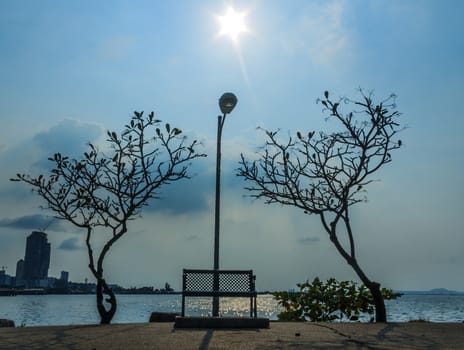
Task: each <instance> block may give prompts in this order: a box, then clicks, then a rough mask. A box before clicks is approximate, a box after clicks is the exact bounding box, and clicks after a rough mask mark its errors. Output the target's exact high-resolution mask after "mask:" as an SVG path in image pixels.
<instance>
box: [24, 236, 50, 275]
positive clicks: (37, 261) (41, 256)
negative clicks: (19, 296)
mask: <svg viewBox="0 0 464 350" xmlns="http://www.w3.org/2000/svg"><path fill="white" fill-rule="evenodd" d="M49 266H50V243H48V239H47V234H46V233H44V232H39V231H33V232H32V233H31V234H30V235H29V236H28V237H27V241H26V255H25V257H24V279H25V280H26V281H37V280H42V279H46V278H47V276H48V268H49Z"/></svg>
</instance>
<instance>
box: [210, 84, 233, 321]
mask: <svg viewBox="0 0 464 350" xmlns="http://www.w3.org/2000/svg"><path fill="white" fill-rule="evenodd" d="M236 104H237V97H236V96H235V95H234V94H233V93H231V92H226V93H224V94H223V95H222V96H221V98H220V99H219V108H220V109H221V112H222V116H220V115H219V116H218V130H217V146H216V204H215V211H214V270H216V271H217V270H219V226H220V221H219V216H220V202H221V137H222V128H223V127H224V122H225V120H226V116H227V114H229V113H230V112H232V110H233V109H234V108H235V105H236ZM213 290H214V291H215V292H217V291H219V276H218V274H217V273H215V274H214V280H213ZM213 316H214V317H217V316H219V298H218V297H213Z"/></svg>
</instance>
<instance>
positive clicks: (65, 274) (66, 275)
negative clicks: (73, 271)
mask: <svg viewBox="0 0 464 350" xmlns="http://www.w3.org/2000/svg"><path fill="white" fill-rule="evenodd" d="M68 279H69V272H68V271H61V277H60V280H61V281H63V282H66V283H67V282H68Z"/></svg>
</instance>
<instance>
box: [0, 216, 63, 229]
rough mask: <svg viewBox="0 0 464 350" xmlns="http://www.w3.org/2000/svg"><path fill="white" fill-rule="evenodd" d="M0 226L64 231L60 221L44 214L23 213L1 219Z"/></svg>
mask: <svg viewBox="0 0 464 350" xmlns="http://www.w3.org/2000/svg"><path fill="white" fill-rule="evenodd" d="M0 227H7V228H14V229H25V230H45V229H46V230H48V231H64V226H63V225H62V221H60V220H59V219H55V218H53V217H50V216H45V215H40V214H37V215H25V216H20V217H17V218H14V219H1V220H0Z"/></svg>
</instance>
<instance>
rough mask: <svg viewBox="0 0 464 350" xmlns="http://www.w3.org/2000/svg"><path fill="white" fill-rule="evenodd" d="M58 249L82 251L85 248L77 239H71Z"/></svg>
mask: <svg viewBox="0 0 464 350" xmlns="http://www.w3.org/2000/svg"><path fill="white" fill-rule="evenodd" d="M57 249H61V250H82V249H84V246H83V245H82V244H81V243H80V241H79V239H78V238H77V237H71V238H68V239H65V240H64V241H63V242H61V244H60V245H59V246H58V248H57Z"/></svg>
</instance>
